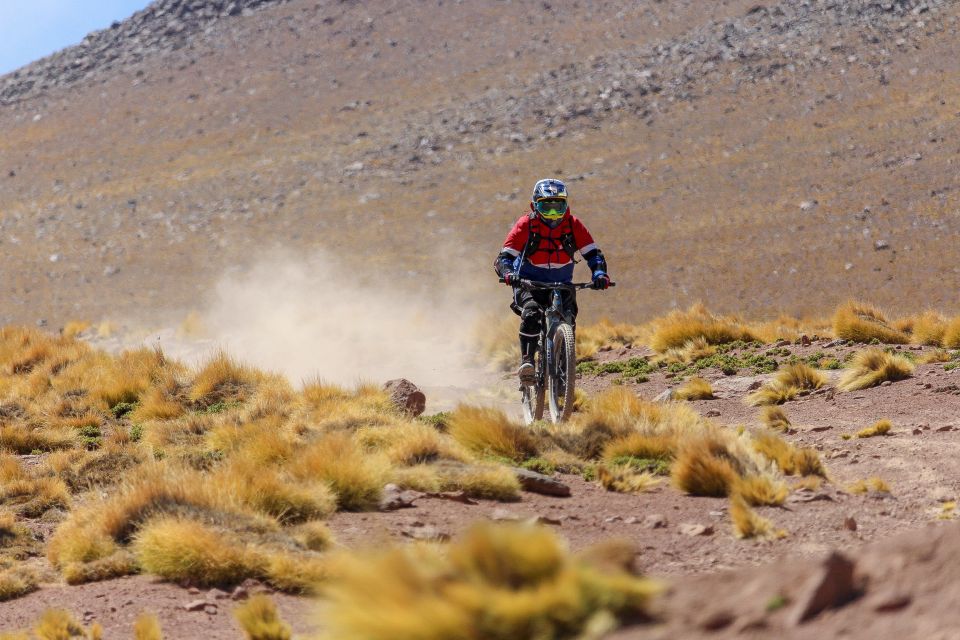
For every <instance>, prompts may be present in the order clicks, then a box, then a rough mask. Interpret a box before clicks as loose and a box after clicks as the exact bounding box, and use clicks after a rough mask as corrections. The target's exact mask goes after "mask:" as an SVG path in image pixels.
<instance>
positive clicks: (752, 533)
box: [730, 496, 774, 538]
mask: <svg viewBox="0 0 960 640" xmlns="http://www.w3.org/2000/svg"><path fill="white" fill-rule="evenodd" d="M730 519H731V520H732V521H733V533H734V535H735V536H736V537H738V538H758V537H759V538H763V537H768V536H771V535H773V533H774V531H773V524H772V523H771V522H770V521H769V520H767V519H766V518H764V517H762V516H760V515H757V513H756V512H755V511H754V510H753V509H751V508H750V506H749V505H748V504H747V502H746V501H745V500H744V499H743V498H742V497H740V496H733V498H731V499H730Z"/></svg>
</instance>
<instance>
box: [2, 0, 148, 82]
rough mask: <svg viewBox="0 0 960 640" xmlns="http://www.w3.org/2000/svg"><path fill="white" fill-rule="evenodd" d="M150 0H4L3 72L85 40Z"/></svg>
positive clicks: (142, 6) (141, 7)
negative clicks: (87, 36)
mask: <svg viewBox="0 0 960 640" xmlns="http://www.w3.org/2000/svg"><path fill="white" fill-rule="evenodd" d="M148 4H150V0H0V75H2V74H5V73H9V72H10V71H14V70H15V69H19V68H20V67H22V66H23V65H25V64H27V63H29V62H33V61H34V60H37V59H38V58H42V57H44V56H46V55H49V54H51V53H53V52H54V51H57V50H59V49H63V48H64V47H68V46H70V45H72V44H77V43H78V42H80V41H81V40H83V38H84V36H86V35H87V34H88V33H90V32H91V31H94V30H96V29H103V28H106V27H109V26H110V23H111V22H113V21H114V20H123V19H124V18H127V17H129V16H131V15H132V14H133V13H135V12H137V11H139V10H140V9H143V8H144V7H146V6H147V5H148Z"/></svg>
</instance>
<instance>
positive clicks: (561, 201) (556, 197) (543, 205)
mask: <svg viewBox="0 0 960 640" xmlns="http://www.w3.org/2000/svg"><path fill="white" fill-rule="evenodd" d="M530 208H531V209H533V210H534V211H535V212H536V213H537V215H538V216H539V217H540V220H542V221H543V223H544V224H546V225H547V226H548V227H550V228H551V229H553V228H556V227H557V225H559V224H560V223H561V222H562V221H563V217H564V216H565V215H567V208H568V207H567V185H565V184H563V182H562V181H560V180H557V179H555V178H546V179H544V180H540V181H538V182H537V184H535V185H534V187H533V196H532V197H531V198H530Z"/></svg>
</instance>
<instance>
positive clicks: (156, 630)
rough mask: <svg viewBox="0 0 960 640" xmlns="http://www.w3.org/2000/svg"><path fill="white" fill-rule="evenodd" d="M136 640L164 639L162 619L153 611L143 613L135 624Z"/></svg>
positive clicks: (134, 636)
mask: <svg viewBox="0 0 960 640" xmlns="http://www.w3.org/2000/svg"><path fill="white" fill-rule="evenodd" d="M133 638H134V640H163V631H162V630H161V629H160V620H159V619H158V618H157V616H155V615H153V614H152V613H141V614H140V616H139V617H138V618H137V621H136V622H135V623H134V625H133Z"/></svg>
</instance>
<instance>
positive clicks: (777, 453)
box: [753, 433, 826, 477]
mask: <svg viewBox="0 0 960 640" xmlns="http://www.w3.org/2000/svg"><path fill="white" fill-rule="evenodd" d="M753 447H754V449H755V450H756V451H757V452H758V453H760V454H762V455H763V456H765V457H766V458H768V459H769V460H771V461H773V462H775V463H777V466H778V467H779V468H780V471H782V472H783V473H785V474H786V475H788V476H792V475H799V476H810V475H814V476H821V477H826V470H825V469H824V468H823V462H822V461H821V460H820V455H819V454H818V453H817V452H816V450H815V449H810V448H802V449H798V448H797V447H794V446H793V445H792V444H790V443H789V442H787V441H786V440H784V439H782V438H780V437H778V436H776V435H774V434H773V433H758V434H757V435H756V436H754V439H753Z"/></svg>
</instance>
